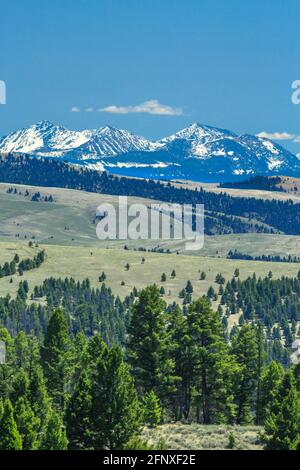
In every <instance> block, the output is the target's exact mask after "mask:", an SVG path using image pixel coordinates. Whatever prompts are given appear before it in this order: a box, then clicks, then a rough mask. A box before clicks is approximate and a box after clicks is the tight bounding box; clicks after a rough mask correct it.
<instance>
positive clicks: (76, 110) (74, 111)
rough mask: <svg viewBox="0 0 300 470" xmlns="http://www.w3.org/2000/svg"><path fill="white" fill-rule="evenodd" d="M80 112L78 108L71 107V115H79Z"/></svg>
mask: <svg viewBox="0 0 300 470" xmlns="http://www.w3.org/2000/svg"><path fill="white" fill-rule="evenodd" d="M79 112H80V109H79V108H78V106H73V107H72V108H71V113H79Z"/></svg>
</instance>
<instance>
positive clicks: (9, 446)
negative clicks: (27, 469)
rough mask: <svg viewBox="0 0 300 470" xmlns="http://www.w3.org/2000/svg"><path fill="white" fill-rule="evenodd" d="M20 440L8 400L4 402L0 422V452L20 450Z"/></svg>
mask: <svg viewBox="0 0 300 470" xmlns="http://www.w3.org/2000/svg"><path fill="white" fill-rule="evenodd" d="M21 449H22V439H21V436H20V434H19V431H18V428H17V425H16V422H15V420H14V410H13V407H12V404H11V402H10V400H8V399H7V400H6V401H5V403H4V406H3V413H2V417H1V420H0V450H21Z"/></svg>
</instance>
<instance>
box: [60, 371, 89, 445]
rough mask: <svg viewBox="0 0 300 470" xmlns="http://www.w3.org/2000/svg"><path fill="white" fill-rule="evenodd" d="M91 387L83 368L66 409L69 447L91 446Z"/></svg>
mask: <svg viewBox="0 0 300 470" xmlns="http://www.w3.org/2000/svg"><path fill="white" fill-rule="evenodd" d="M91 387H92V386H91V381H90V379H89V376H88V373H87V371H85V370H83V371H82V372H81V375H80V378H79V381H78V384H77V386H76V389H75V390H74V392H73V395H72V396H71V398H70V400H69V402H68V406H67V410H66V424H67V436H68V441H69V448H70V449H74V450H77V449H89V448H91V447H92V438H91V407H92V395H91Z"/></svg>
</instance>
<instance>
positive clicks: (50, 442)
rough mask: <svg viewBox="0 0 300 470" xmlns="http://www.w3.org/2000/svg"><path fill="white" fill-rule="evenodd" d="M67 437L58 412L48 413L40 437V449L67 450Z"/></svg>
mask: <svg viewBox="0 0 300 470" xmlns="http://www.w3.org/2000/svg"><path fill="white" fill-rule="evenodd" d="M67 447H68V439H67V436H66V432H65V430H64V428H63V423H62V419H61V416H60V414H59V413H58V412H56V411H52V412H51V413H50V416H49V419H48V423H47V426H46V431H45V434H44V436H43V438H42V441H41V445H40V449H41V450H67Z"/></svg>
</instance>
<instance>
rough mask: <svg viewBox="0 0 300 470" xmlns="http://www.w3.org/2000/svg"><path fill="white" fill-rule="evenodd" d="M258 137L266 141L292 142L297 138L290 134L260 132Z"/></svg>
mask: <svg viewBox="0 0 300 470" xmlns="http://www.w3.org/2000/svg"><path fill="white" fill-rule="evenodd" d="M256 137H263V138H264V139H270V140H292V139H294V138H295V136H294V135H293V134H289V133H288V132H265V131H263V132H260V133H259V134H256Z"/></svg>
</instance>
